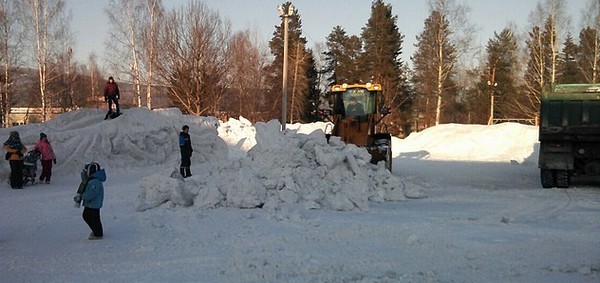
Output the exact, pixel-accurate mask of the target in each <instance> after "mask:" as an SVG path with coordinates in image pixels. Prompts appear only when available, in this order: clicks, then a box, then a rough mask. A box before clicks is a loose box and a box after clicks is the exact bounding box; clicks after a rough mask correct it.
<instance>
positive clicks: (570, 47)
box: [557, 34, 584, 84]
mask: <svg viewBox="0 0 600 283" xmlns="http://www.w3.org/2000/svg"><path fill="white" fill-rule="evenodd" d="M578 57H579V46H577V44H576V43H575V42H574V41H573V37H572V36H571V35H570V34H569V35H568V36H567V39H566V40H565V43H564V47H563V50H562V52H561V54H560V58H559V60H558V78H557V82H558V83H561V84H573V83H584V80H583V77H582V76H581V71H580V69H579V66H578V65H577V61H576V58H578Z"/></svg>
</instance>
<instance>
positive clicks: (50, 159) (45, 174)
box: [33, 133, 56, 184]
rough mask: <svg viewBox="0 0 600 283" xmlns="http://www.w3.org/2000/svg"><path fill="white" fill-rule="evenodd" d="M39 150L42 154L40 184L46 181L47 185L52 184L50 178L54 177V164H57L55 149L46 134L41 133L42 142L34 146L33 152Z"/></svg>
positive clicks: (39, 141)
mask: <svg viewBox="0 0 600 283" xmlns="http://www.w3.org/2000/svg"><path fill="white" fill-rule="evenodd" d="M36 149H37V150H39V151H40V152H41V153H42V161H41V163H42V174H41V175H40V182H43V181H46V184H50V178H51V177H52V163H54V164H56V155H55V154H54V149H52V145H51V144H50V142H49V141H48V136H47V135H46V134H44V133H40V140H38V142H37V143H36V144H35V146H33V150H36Z"/></svg>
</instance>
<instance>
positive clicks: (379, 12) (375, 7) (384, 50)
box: [358, 0, 410, 135]
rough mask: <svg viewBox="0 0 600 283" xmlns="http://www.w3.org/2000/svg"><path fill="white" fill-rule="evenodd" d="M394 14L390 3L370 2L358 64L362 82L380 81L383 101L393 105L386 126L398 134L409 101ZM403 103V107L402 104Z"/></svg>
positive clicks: (403, 121) (403, 124)
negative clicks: (361, 52)
mask: <svg viewBox="0 0 600 283" xmlns="http://www.w3.org/2000/svg"><path fill="white" fill-rule="evenodd" d="M396 22H397V16H393V15H392V7H391V5H389V4H385V3H383V1H382V0H375V1H374V2H373V4H372V5H371V16H370V18H369V20H368V21H367V25H366V26H365V27H364V28H363V30H362V34H361V38H362V40H363V43H364V53H363V54H362V55H361V56H360V59H359V61H358V62H359V64H358V66H359V67H360V69H359V70H358V71H359V72H360V74H361V75H360V79H361V81H362V82H374V83H380V84H381V85H382V88H383V92H384V103H385V104H386V105H387V106H389V107H390V108H391V109H392V114H391V117H388V118H386V119H388V120H387V121H389V124H388V125H387V129H388V131H389V132H390V133H392V134H395V135H398V134H400V132H401V131H402V128H405V124H406V123H410V121H408V113H406V112H403V111H405V110H406V108H405V106H406V103H407V102H408V101H409V91H408V83H407V81H408V79H407V75H406V74H405V73H404V71H405V69H404V68H403V65H404V63H403V62H402V59H401V58H400V56H401V54H402V42H403V40H404V36H403V35H402V34H401V33H400V31H399V30H398V26H397V24H396ZM403 106H404V107H403Z"/></svg>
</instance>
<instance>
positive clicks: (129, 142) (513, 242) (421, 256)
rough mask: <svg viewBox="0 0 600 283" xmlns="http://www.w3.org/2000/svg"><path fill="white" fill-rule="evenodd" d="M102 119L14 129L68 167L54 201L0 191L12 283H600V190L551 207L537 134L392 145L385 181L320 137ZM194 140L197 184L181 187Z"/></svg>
mask: <svg viewBox="0 0 600 283" xmlns="http://www.w3.org/2000/svg"><path fill="white" fill-rule="evenodd" d="M103 117H104V112H103V111H101V110H78V111H74V112H71V113H67V114H64V115H61V116H59V117H57V118H55V119H53V120H52V121H49V122H47V123H43V124H33V125H26V126H19V127H15V128H11V129H0V137H5V138H8V134H9V131H10V130H17V131H19V133H20V134H21V138H22V140H23V142H24V143H25V144H26V145H27V146H29V147H30V146H32V145H33V143H34V142H35V141H36V140H37V139H38V137H39V133H40V132H44V133H46V134H47V135H48V137H49V140H50V141H51V142H52V144H53V146H54V148H55V151H56V153H57V155H58V164H57V165H56V167H55V168H54V172H53V173H54V176H53V178H52V183H51V184H50V185H47V184H36V185H34V186H30V187H26V188H25V189H23V190H12V189H10V188H9V186H8V185H7V184H6V182H4V181H3V182H4V184H5V185H2V187H0V211H1V212H2V213H1V214H0V282H75V281H86V282H600V187H599V186H598V184H597V183H589V182H583V181H579V182H578V181H577V180H574V184H573V186H572V188H570V189H566V190H564V189H549V190H544V189H541V185H540V182H539V170H538V168H537V152H538V149H537V128H536V127H532V126H524V125H519V124H511V123H506V124H500V125H494V126H481V125H457V124H449V125H441V126H437V127H433V128H430V129H427V130H424V131H422V132H420V133H413V134H412V135H410V136H409V137H407V138H406V139H404V140H401V139H394V140H393V149H394V150H393V152H394V163H393V172H392V173H393V174H389V173H388V172H387V171H386V170H385V169H383V168H382V166H375V165H370V164H369V163H368V159H369V156H368V155H365V152H364V151H363V150H362V149H359V148H356V147H355V146H353V145H344V144H343V143H341V142H339V141H338V140H335V139H334V140H332V143H331V144H327V143H326V142H325V140H324V136H323V130H324V129H325V127H326V124H324V123H314V124H306V125H299V124H294V125H288V127H287V128H288V131H287V132H285V133H281V132H280V131H278V128H279V124H278V123H277V122H275V121H272V122H269V123H259V124H257V125H252V124H250V123H249V122H248V121H246V120H244V119H243V118H240V119H239V120H233V119H232V120H230V121H226V122H220V121H217V120H216V119H214V118H206V117H203V118H202V117H191V116H185V115H181V113H180V112H179V111H178V110H176V109H166V110H157V111H149V110H144V109H129V110H127V111H125V114H124V115H123V116H121V117H119V118H117V119H115V120H107V121H104V120H102V119H103ZM184 124H187V125H189V126H190V134H191V136H192V144H193V147H194V155H193V158H192V173H193V174H194V176H192V177H191V178H188V179H185V181H183V180H181V179H180V178H178V176H177V174H173V172H174V171H176V170H177V168H178V162H179V149H178V146H177V135H178V133H179V131H180V129H181V126H182V125H184ZM90 161H97V162H99V163H100V164H101V165H102V166H103V167H105V169H106V171H107V176H108V180H107V181H106V183H105V202H104V207H103V208H102V210H101V217H102V221H103V224H104V230H105V237H104V239H103V240H101V241H89V240H87V235H88V234H89V229H88V227H87V225H85V223H84V222H83V220H82V219H81V209H77V208H74V207H73V200H72V197H73V195H74V193H75V191H76V189H77V186H78V184H79V172H80V171H81V167H82V166H83V164H85V163H87V162H90ZM38 172H39V171H38ZM8 174H9V167H8V162H2V163H1V165H0V176H2V177H3V178H7V176H8ZM256 207H262V208H256Z"/></svg>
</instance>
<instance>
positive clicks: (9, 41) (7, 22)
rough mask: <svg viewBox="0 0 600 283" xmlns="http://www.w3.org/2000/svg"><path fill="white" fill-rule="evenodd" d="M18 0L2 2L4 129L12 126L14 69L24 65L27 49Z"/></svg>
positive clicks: (0, 49)
mask: <svg viewBox="0 0 600 283" xmlns="http://www.w3.org/2000/svg"><path fill="white" fill-rule="evenodd" d="M19 3H20V1H18V0H0V59H1V60H2V61H1V64H2V75H1V76H0V77H1V78H2V81H1V83H2V87H1V92H2V94H1V95H0V110H1V117H0V119H1V120H2V127H8V126H10V125H11V121H10V109H11V107H12V105H11V96H12V93H13V91H12V88H11V85H12V72H11V70H12V68H14V67H17V66H19V64H20V63H22V57H23V50H24V47H25V35H26V33H25V30H24V25H23V22H22V19H24V18H25V17H24V16H23V12H24V11H23V9H22V5H19Z"/></svg>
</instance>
